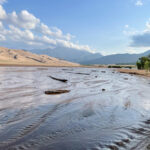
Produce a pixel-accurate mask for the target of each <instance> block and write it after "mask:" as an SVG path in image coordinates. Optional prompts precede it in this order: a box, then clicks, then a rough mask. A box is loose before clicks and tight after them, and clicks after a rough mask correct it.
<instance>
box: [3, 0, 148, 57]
mask: <svg viewBox="0 0 150 150" xmlns="http://www.w3.org/2000/svg"><path fill="white" fill-rule="evenodd" d="M149 8H150V0H0V46H5V47H9V48H15V49H44V48H55V47H60V50H61V47H66V48H74V49H77V50H86V51H90V52H93V53H94V52H99V53H102V54H103V55H109V54H115V53H141V52H144V51H146V50H149V49H150V13H149V12H150V9H149Z"/></svg>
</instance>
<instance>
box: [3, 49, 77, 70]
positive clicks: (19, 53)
mask: <svg viewBox="0 0 150 150" xmlns="http://www.w3.org/2000/svg"><path fill="white" fill-rule="evenodd" d="M5 65H7V66H71V67H74V66H80V65H79V64H76V63H72V62H68V61H65V60H60V59H57V58H54V57H50V56H47V55H37V54H33V53H30V52H28V51H25V50H15V49H8V48H4V47H0V66H5Z"/></svg>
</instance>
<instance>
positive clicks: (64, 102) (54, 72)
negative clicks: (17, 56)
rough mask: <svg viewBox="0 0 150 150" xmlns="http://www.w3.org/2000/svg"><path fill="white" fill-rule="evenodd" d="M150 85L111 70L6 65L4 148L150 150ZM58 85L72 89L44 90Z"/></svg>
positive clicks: (2, 76) (2, 82)
mask: <svg viewBox="0 0 150 150" xmlns="http://www.w3.org/2000/svg"><path fill="white" fill-rule="evenodd" d="M49 75H51V76H53V77H57V78H64V79H67V80H68V82H67V83H63V82H60V81H56V80H53V79H51V78H49V77H48V76H49ZM149 83H150V79H147V78H143V77H138V76H131V75H128V74H121V73H118V72H113V71H112V70H108V69H91V68H89V69H86V68H32V67H30V68H26V67H17V68H15V67H10V68H9V67H1V68H0V150H9V149H10V150H23V149H24V150H124V149H126V150H130V149H131V150H146V149H148V147H150V146H149V144H150V84H149ZM57 89H59V90H64V89H65V90H70V92H69V93H66V94H62V95H45V94H44V92H45V91H46V90H57ZM102 89H105V90H103V91H102Z"/></svg>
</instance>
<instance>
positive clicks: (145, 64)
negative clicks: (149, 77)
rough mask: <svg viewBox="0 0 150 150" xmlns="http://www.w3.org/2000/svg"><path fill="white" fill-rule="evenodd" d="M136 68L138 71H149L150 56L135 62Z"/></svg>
mask: <svg viewBox="0 0 150 150" xmlns="http://www.w3.org/2000/svg"><path fill="white" fill-rule="evenodd" d="M136 66H137V68H138V69H140V70H144V69H145V70H146V71H150V55H149V56H147V57H141V58H139V60H138V61H137V62H136Z"/></svg>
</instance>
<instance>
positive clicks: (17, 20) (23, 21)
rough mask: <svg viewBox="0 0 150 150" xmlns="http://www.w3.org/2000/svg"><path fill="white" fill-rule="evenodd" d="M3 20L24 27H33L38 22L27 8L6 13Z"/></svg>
mask: <svg viewBox="0 0 150 150" xmlns="http://www.w3.org/2000/svg"><path fill="white" fill-rule="evenodd" d="M5 21H6V23H9V24H13V25H15V26H17V27H20V28H24V29H35V28H36V26H37V25H38V24H39V23H40V20H39V19H38V18H36V17H35V16H34V15H32V14H31V13H29V12H28V11H27V10H23V11H21V12H20V13H19V14H16V12H15V11H14V12H12V13H11V14H8V15H7V17H6V18H5Z"/></svg>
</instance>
